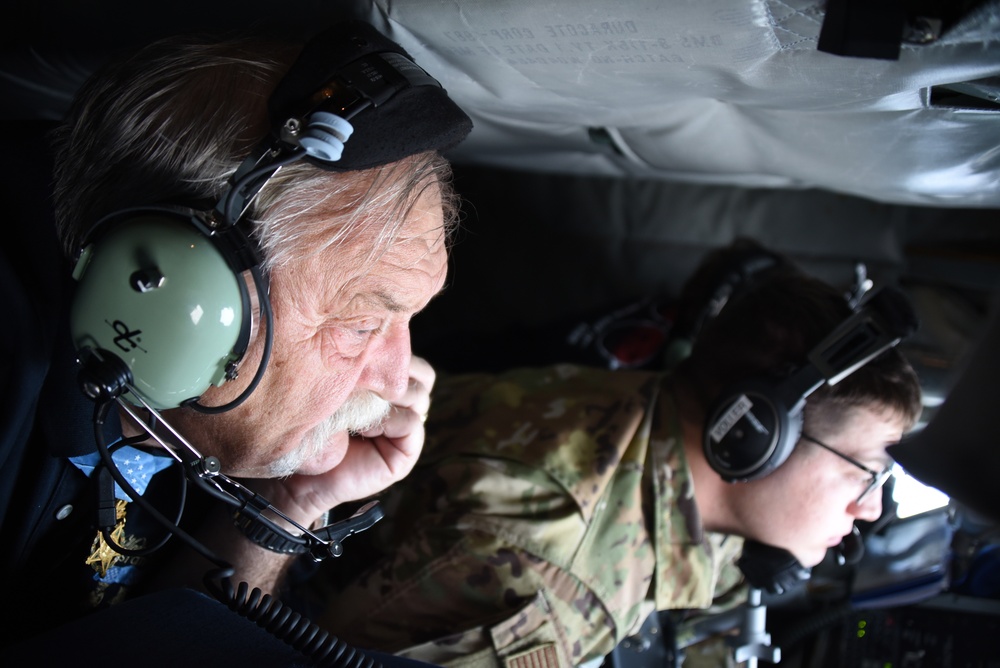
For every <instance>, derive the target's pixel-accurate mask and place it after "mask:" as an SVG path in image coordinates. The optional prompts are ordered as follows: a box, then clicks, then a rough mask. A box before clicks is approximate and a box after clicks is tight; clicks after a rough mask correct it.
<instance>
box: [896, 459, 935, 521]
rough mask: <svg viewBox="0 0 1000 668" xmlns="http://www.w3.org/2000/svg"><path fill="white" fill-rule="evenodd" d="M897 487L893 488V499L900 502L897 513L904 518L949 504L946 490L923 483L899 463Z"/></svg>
mask: <svg viewBox="0 0 1000 668" xmlns="http://www.w3.org/2000/svg"><path fill="white" fill-rule="evenodd" d="M893 475H894V476H895V477H896V482H895V487H893V490H892V498H893V500H894V501H895V502H896V503H897V504H899V507H898V508H897V510H896V515H897V516H898V517H899V518H900V519H902V518H906V517H912V516H914V515H919V514H920V513H925V512H928V511H931V510H936V509H938V508H944V507H945V506H947V505H948V495H947V494H945V493H944V492H942V491H940V490H938V489H936V488H934V487H929V486H928V485H925V484H923V483H922V482H920V481H919V480H917V479H916V478H914V477H913V476H911V475H910V474H908V473H907V472H906V471H904V470H903V469H902V468H900V467H899V466H898V465H897V466H896V472H895V473H894V474H893Z"/></svg>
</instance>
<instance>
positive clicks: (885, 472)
mask: <svg viewBox="0 0 1000 668" xmlns="http://www.w3.org/2000/svg"><path fill="white" fill-rule="evenodd" d="M802 440H803V441H809V442H810V443H815V444H816V445H818V446H819V447H821V448H823V449H824V450H827V451H828V452H832V453H833V454H835V455H837V456H838V457H840V458H841V459H843V460H844V461H847V462H850V463H851V464H854V465H855V466H857V467H858V468H859V469H861V470H862V471H864V472H865V473H867V474H868V475H870V476H871V478H870V479H869V480H868V484H867V485H866V486H865V489H864V491H863V492H861V495H860V496H859V497H858V498H857V499H856V500H855V503H856V504H858V505H861V504H862V503H863V502H864V500H865V499H866V498H868V495H869V494H871V493H872V492H874V491H875V490H877V489H881V487H882V485H884V484H885V481H886V480H888V479H889V476H891V475H892V471H893V464H892V463H890V464H887V465H886V466H885V468H883V469H882V470H881V471H876V470H874V469H870V468H868V467H867V466H865V465H864V464H862V463H861V462H859V461H858V460H856V459H854V458H853V457H848V456H847V455H845V454H844V453H843V452H839V451H838V450H834V449H833V448H831V447H830V446H829V445H827V444H826V443H823V442H822V441H819V440H817V439H815V438H813V437H812V436H810V435H808V434H802Z"/></svg>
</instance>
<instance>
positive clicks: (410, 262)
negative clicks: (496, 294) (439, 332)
mask: <svg viewBox="0 0 1000 668" xmlns="http://www.w3.org/2000/svg"><path fill="white" fill-rule="evenodd" d="M470 128H471V124H470V122H469V120H468V118H467V117H466V116H465V114H464V113H462V112H461V110H459V109H458V108H457V107H456V106H455V105H454V104H453V103H452V102H451V101H450V100H449V98H448V97H447V95H446V93H445V91H444V90H443V89H442V88H441V87H440V85H438V84H437V82H436V81H434V80H433V79H432V78H431V77H430V76H429V75H428V74H427V73H426V72H423V71H422V70H421V69H420V68H419V67H418V66H417V65H416V64H414V63H413V62H412V60H410V58H409V56H408V54H406V52H405V51H404V50H403V49H402V48H400V47H399V46H398V45H396V44H394V43H393V42H391V41H389V40H388V39H386V38H384V37H383V36H382V35H380V34H378V33H377V32H376V31H375V30H374V29H373V28H371V26H368V25H366V24H360V23H353V22H349V23H344V24H339V25H337V26H334V27H333V28H332V29H330V30H328V31H325V32H323V33H321V34H319V35H318V36H316V37H315V38H314V39H312V40H311V41H310V42H309V43H308V44H307V45H306V46H305V47H304V48H303V47H302V46H301V45H291V44H286V43H277V42H270V41H264V40H260V39H249V38H248V39H233V40H227V41H213V40H211V39H205V38H171V39H168V40H165V41H162V42H158V43H155V44H152V45H149V46H148V47H145V48H143V49H141V50H139V51H138V52H137V53H134V54H131V55H129V56H127V57H124V58H121V59H118V60H116V61H114V62H112V63H110V64H109V65H107V66H106V67H105V68H103V69H102V70H101V71H100V72H99V73H97V75H95V77H93V78H92V79H91V80H90V81H89V82H88V83H87V84H86V85H85V86H84V88H83V89H82V90H81V91H80V93H79V95H78V99H77V100H76V102H75V104H74V107H73V110H72V112H71V114H70V115H69V117H68V119H67V121H66V122H65V123H64V124H63V125H62V126H61V127H59V128H58V129H57V131H56V132H55V134H54V139H55V147H56V149H55V152H54V161H53V162H54V165H55V179H54V188H55V190H54V192H55V195H54V202H55V223H56V228H57V230H58V238H59V240H60V242H61V244H62V246H63V249H64V251H65V253H66V254H67V255H68V256H69V258H70V259H71V264H72V267H71V268H72V270H73V277H74V279H75V280H74V281H73V282H72V284H69V285H65V286H64V285H62V282H61V281H60V280H54V279H52V278H51V276H47V277H45V280H44V281H43V282H42V283H38V282H35V281H34V278H35V277H33V276H32V275H31V274H32V272H35V273H44V272H39V271H38V269H39V267H38V265H37V264H31V263H25V262H24V261H22V260H21V259H20V258H21V257H23V256H25V255H28V256H30V255H31V254H32V253H35V257H37V258H50V259H51V257H52V253H51V251H50V250H49V249H48V248H46V247H44V246H42V245H41V244H42V242H45V241H48V240H49V237H48V236H47V234H46V233H39V234H38V237H39V238H40V239H39V248H38V249H32V248H23V247H15V245H14V244H10V245H9V246H8V247H6V248H4V255H3V260H4V264H3V270H4V272H5V274H7V272H8V271H9V272H10V273H12V274H14V275H15V276H16V277H17V280H13V281H6V280H5V283H4V294H5V298H6V299H5V301H6V302H7V303H10V304H12V305H13V306H12V308H14V309H15V311H16V312H18V313H19V315H24V317H16V318H15V319H14V320H15V322H14V324H15V325H16V327H14V328H13V330H14V331H13V333H7V334H6V337H9V341H10V344H11V350H9V351H8V352H9V353H13V354H14V355H16V356H18V358H19V361H18V362H17V363H16V364H12V365H10V366H8V367H5V376H6V377H5V378H4V383H5V399H8V398H9V399H10V402H5V403H6V404H7V405H8V406H12V407H16V408H17V409H18V410H16V411H15V410H12V411H9V412H8V413H5V417H4V423H3V424H2V427H3V430H4V431H3V435H4V440H3V445H4V455H5V466H7V467H9V468H8V469H7V470H6V471H5V476H6V477H5V478H4V494H3V513H4V517H3V540H4V545H5V556H4V565H5V572H6V573H7V575H8V578H9V580H8V582H9V584H11V586H10V587H9V588H8V591H9V593H10V598H9V600H10V601H11V602H12V603H14V605H15V607H18V608H19V609H20V611H19V613H18V614H17V615H15V616H16V617H17V621H16V622H15V623H14V624H13V625H9V626H7V627H6V630H5V632H4V640H3V643H2V645H3V646H7V645H9V644H11V643H12V642H13V641H15V640H25V638H28V639H29V643H28V648H29V651H27V652H26V653H25V654H20V655H15V656H18V657H19V658H20V657H23V656H27V657H34V658H36V659H38V658H39V657H38V656H37V655H35V654H33V653H32V652H35V651H43V650H44V651H56V650H55V649H54V646H58V645H63V650H64V651H66V652H73V651H74V649H73V648H74V643H75V642H78V639H79V638H80V637H85V636H86V635H87V634H88V633H89V632H90V630H91V629H95V628H100V629H104V628H108V627H115V628H116V632H115V638H116V639H115V640H114V642H112V643H110V644H109V645H107V646H103V645H102V646H101V649H100V650H99V651H98V652H97V653H96V654H91V656H100V655H101V652H108V653H109V655H117V654H112V653H113V652H114V653H117V652H120V651H122V649H123V647H124V648H128V647H130V646H131V645H129V643H130V642H134V643H137V644H143V643H145V642H147V641H148V642H149V643H151V644H152V645H153V647H152V648H151V651H152V650H155V652H158V654H157V656H158V657H160V659H161V660H162V661H165V662H168V663H169V662H171V661H178V660H183V661H193V660H196V659H204V660H206V661H209V660H214V661H216V662H217V661H219V660H220V659H219V656H223V657H225V658H227V659H235V658H237V657H238V656H239V654H235V655H234V654H231V653H225V651H223V650H221V649H219V648H218V647H215V645H216V640H218V641H219V643H221V644H219V647H222V648H225V649H226V651H229V652H233V651H238V650H240V649H246V650H247V652H248V653H249V648H250V647H251V646H253V645H254V640H253V638H256V639H257V640H258V641H259V640H260V638H259V636H255V635H253V633H255V632H257V631H259V629H257V628H256V627H253V625H249V624H248V626H249V627H251V628H252V629H253V631H252V632H247V633H249V635H247V636H245V637H243V639H242V640H241V636H240V635H239V633H243V632H244V631H246V629H243V628H242V627H241V628H240V630H239V631H238V632H236V633H237V635H235V636H233V635H229V636H227V635H226V632H224V631H222V630H221V629H222V628H223V627H219V638H217V639H213V641H212V642H211V643H207V641H206V642H205V643H199V642H198V641H197V640H196V639H191V638H186V637H185V632H186V631H189V630H191V628H197V629H202V626H201V625H198V624H196V623H192V625H191V628H187V629H185V631H184V632H181V635H179V636H178V635H176V630H175V633H174V635H173V636H170V637H176V638H177V639H178V640H179V641H181V644H179V645H175V644H173V643H167V644H165V645H164V644H162V643H160V642H157V640H156V639H157V638H160V636H150V635H149V634H150V633H153V631H154V629H155V628H157V626H156V625H155V624H154V625H152V626H150V625H145V624H138V625H136V626H135V627H132V626H130V624H134V623H135V622H137V621H140V620H141V619H142V615H143V614H144V613H142V612H139V613H125V614H122V613H118V614H117V615H116V616H115V617H110V618H109V617H102V616H101V614H100V613H101V612H102V611H104V612H107V611H111V610H114V609H115V608H116V607H117V605H116V604H118V603H119V602H121V601H125V602H126V603H124V604H123V605H127V604H130V603H131V604H135V602H136V601H139V602H141V601H143V600H144V598H145V595H148V594H150V593H151V592H157V591H164V590H169V589H171V588H172V587H173V586H175V585H180V586H181V587H195V588H200V587H202V578H203V577H204V576H205V575H206V572H208V571H215V575H217V577H213V578H209V580H212V581H213V582H214V583H215V584H214V585H213V584H211V583H210V582H208V581H207V580H206V583H205V586H206V587H207V588H208V589H209V590H213V587H214V588H215V589H216V590H220V592H221V593H222V594H225V589H226V587H225V586H224V585H219V584H218V583H219V581H221V582H223V583H225V582H228V578H229V577H230V576H235V577H236V578H238V579H239V580H242V581H245V582H247V583H248V584H249V585H251V586H254V587H257V588H259V589H261V590H262V591H264V592H271V593H279V592H280V587H281V583H282V581H283V578H284V577H285V576H286V573H287V572H288V570H289V567H290V565H291V564H292V563H293V561H294V560H295V555H297V554H302V553H306V552H309V553H310V554H312V555H313V556H314V557H315V556H320V557H322V556H330V555H331V554H333V555H336V554H338V553H339V550H340V549H342V548H341V546H340V540H342V539H343V538H344V537H346V536H348V535H350V533H352V532H354V531H356V530H360V529H363V528H365V527H366V526H367V525H369V524H370V523H371V522H373V521H375V520H376V519H377V516H376V515H374V514H373V511H372V510H370V509H369V510H367V511H366V513H367V514H365V515H362V516H361V517H360V519H359V520H358V521H357V522H356V523H355V524H351V525H348V526H346V527H345V528H343V529H342V530H341V529H338V528H337V525H334V527H333V528H332V529H330V528H327V527H326V525H327V521H326V517H327V514H328V511H330V510H331V509H334V508H337V507H340V506H342V505H343V504H347V503H349V502H352V501H355V500H358V499H363V498H365V497H368V496H370V495H372V494H374V493H376V492H379V491H381V490H382V489H384V488H385V487H387V486H388V485H390V484H391V483H393V482H395V481H398V480H399V479H401V478H402V477H403V476H405V475H406V474H407V473H408V472H409V471H410V469H411V468H412V466H413V465H414V463H415V462H416V460H417V456H418V455H419V453H420V450H421V448H422V446H423V441H424V428H423V422H422V418H423V416H424V415H425V414H426V412H427V409H428V406H429V393H430V390H431V388H432V386H433V384H434V380H435V374H434V371H433V369H432V368H431V367H430V366H429V365H428V364H427V363H426V362H425V361H424V360H422V359H420V358H417V357H414V356H412V355H411V351H410V340H409V323H410V320H411V318H412V317H413V316H414V315H416V314H417V313H418V312H419V311H420V310H421V309H423V308H424V306H426V304H427V303H428V301H429V300H430V299H431V298H432V297H433V296H434V295H435V294H436V293H437V292H438V291H439V290H441V288H442V286H443V285H444V281H445V275H446V269H447V243H448V234H449V230H450V229H451V227H452V224H453V220H454V213H455V207H454V196H453V193H452V191H451V189H450V171H449V166H448V164H447V163H446V162H445V161H444V159H443V158H442V157H441V151H443V150H446V149H447V148H449V147H451V146H453V145H454V144H455V143H457V142H458V141H460V140H461V139H462V138H463V137H464V136H465V135H466V134H467V133H468V131H469V130H470ZM25 224H28V223H25ZM36 227H37V226H36ZM56 264H58V262H57V261H55V260H53V261H52V262H51V263H50V264H49V265H45V266H47V267H51V266H53V265H56ZM60 268H62V267H61V266H60ZM7 275H9V274H7ZM63 275H64V276H65V277H67V278H68V277H69V271H68V270H66V273H65V274H63ZM39 286H41V287H39ZM41 288H48V289H47V290H42V289H41ZM8 293H9V294H8ZM53 306H55V307H56V308H55V309H54V310H53ZM206 332H207V333H206ZM7 340H8V339H5V342H6V341H7ZM77 362H79V363H80V364H77ZM6 371H9V373H6ZM85 395H86V396H85ZM95 404H96V408H95ZM166 469H171V470H177V469H181V470H182V471H183V473H184V475H180V476H171V473H170V472H169V471H165V470H166ZM185 476H187V479H188V480H190V481H192V482H194V483H195V486H196V487H198V488H199V489H201V490H203V491H206V492H208V494H206V495H202V494H191V495H187V494H186V491H185V490H186V488H187V487H188V486H190V484H189V483H185V482H184V480H185ZM192 508H193V510H192ZM234 516H235V519H234ZM170 536H173V537H174V539H173V540H172V541H171V542H169V544H167V541H166V540H165V539H166V538H167V537H170ZM206 600H207V599H206ZM227 602H231V603H233V605H238V603H239V602H240V601H239V595H238V594H233V593H232V592H230V593H229V594H228V595H227ZM153 609H154V610H155V611H156V613H157V614H156V616H157V617H160V616H162V617H164V619H166V620H167V622H162V621H160V620H158V622H157V623H166V624H167V626H166V627H164V628H165V629H167V628H170V627H169V620H170V619H171V615H172V614H176V613H177V612H178V610H180V611H182V614H181V617H182V618H183V616H184V615H190V619H191V620H194V619H197V617H196V616H195V614H196V611H197V610H198V609H199V608H198V605H195V606H194V607H192V608H186V607H184V606H183V605H181V606H180V607H177V608H169V607H167V608H156V606H155V604H154V606H153ZM132 610H135V608H132ZM140 610H141V608H140ZM223 613H224V614H223V616H222V617H223V618H222V619H215V617H210V619H211V620H212V621H211V622H210V624H209V626H208V627H207V628H204V629H202V630H203V631H204V632H205V633H211V632H212V627H211V624H229V623H230V622H229V620H228V618H227V616H231V617H233V618H234V619H237V620H238V619H239V618H238V617H236V616H235V615H232V614H231V613H229V612H228V611H225V610H223ZM145 614H147V615H148V614H150V613H148V612H147V613H145ZM212 614H213V615H214V610H213V611H212ZM79 619H83V620H87V621H84V622H83V623H84V624H88V623H91V624H93V625H92V626H86V625H84V626H73V624H78V623H80V622H79V621H78V620H79ZM91 619H96V620H97V621H96V622H89V620H91ZM102 619H104V621H103V622H102V621H101V620H102ZM147 621H148V620H147ZM240 621H242V620H240ZM62 623H71V624H70V627H69V628H70V629H71V630H70V631H68V632H67V633H66V634H63V635H60V632H59V630H58V629H57V630H56V631H53V630H52V629H54V628H56V627H57V626H58V625H59V624H62ZM225 628H229V627H228V626H226V627H225ZM80 629H83V630H82V631H81V630H80ZM43 632H47V633H49V634H50V635H41V636H38V637H39V638H40V640H38V641H37V642H31V641H30V638H32V637H33V636H34V635H35V634H40V633H43ZM168 633H169V632H168ZM227 637H228V638H230V639H231V642H228V643H227V642H222V638H227ZM184 641H190V642H192V643H193V644H194V645H195V646H196V647H198V648H199V649H198V651H197V652H188V653H183V650H180V649H179V647H182V646H184V645H186V644H187V643H186V642H184ZM265 642H266V641H265ZM206 643H207V645H206ZM88 644H89V643H88ZM209 647H215V649H214V650H212V649H210V648H209ZM91 651H93V650H91ZM125 651H127V649H126V650H125ZM178 651H180V652H182V653H181V655H180V656H182V657H184V658H183V659H178V657H177V656H176V655H175V654H173V653H172V652H178ZM213 651H214V652H217V653H218V654H217V655H216V656H215V658H214V659H210V657H211V656H212V652H213ZM42 656H45V655H42ZM268 656H270V655H269V654H268V653H267V650H266V648H264V649H261V650H260V654H258V655H256V656H255V657H254V660H256V661H265V660H266V658H265V657H268ZM94 660H96V659H94ZM172 665H176V664H172ZM215 665H217V663H216V664H215ZM272 665H273V664H272Z"/></svg>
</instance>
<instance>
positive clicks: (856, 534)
mask: <svg viewBox="0 0 1000 668" xmlns="http://www.w3.org/2000/svg"><path fill="white" fill-rule="evenodd" d="M834 549H835V553H836V555H837V563H838V564H840V565H841V566H854V565H855V564H857V563H858V562H859V561H861V558H862V557H864V556H865V541H864V539H863V538H862V537H861V531H860V530H859V529H858V527H857V526H853V527H851V533H849V534H847V535H846V536H844V539H843V540H842V541H840V545H838V546H837V547H836V548H834Z"/></svg>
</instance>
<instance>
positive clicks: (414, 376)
mask: <svg viewBox="0 0 1000 668" xmlns="http://www.w3.org/2000/svg"><path fill="white" fill-rule="evenodd" d="M435 378H436V374H435V372H434V368H433V367H432V366H431V365H430V364H429V363H428V362H427V361H426V360H424V359H422V358H420V357H412V358H411V361H410V382H409V385H408V387H407V390H406V393H405V394H404V395H403V397H402V398H401V399H399V401H397V402H396V403H394V404H393V407H392V409H391V410H390V412H389V414H388V416H387V417H386V419H385V420H384V421H383V422H382V424H380V425H379V426H378V427H376V428H375V429H372V430H370V431H368V432H365V433H363V434H358V435H352V436H351V437H350V443H349V445H348V449H347V454H346V455H345V456H344V459H343V461H341V462H340V464H338V465H337V466H336V467H334V468H333V469H332V470H330V471H328V472H327V473H324V474H321V475H292V476H290V477H288V478H284V479H280V480H279V479H270V480H263V479H258V480H254V481H252V484H251V486H252V487H253V489H254V490H255V491H257V492H258V493H260V494H261V495H262V496H264V497H265V498H267V499H268V500H269V501H271V503H272V504H273V505H274V506H275V507H276V508H279V509H280V510H281V511H282V512H285V513H287V514H288V515H289V516H290V517H291V518H292V519H294V520H296V521H297V522H300V523H303V525H304V526H309V525H310V524H311V523H312V522H313V521H315V519H316V518H319V517H320V516H321V515H322V514H323V513H325V512H326V511H327V510H329V509H331V508H334V507H336V506H339V505H340V504H342V503H347V502H350V501H357V500H359V499H364V498H367V497H369V496H372V495H373V494H377V493H378V492H381V491H382V490H384V489H386V488H387V487H389V485H391V484H393V483H394V482H397V481H398V480H401V479H402V478H404V477H405V476H406V474H408V473H409V472H410V471H411V470H413V467H414V465H415V464H416V463H417V458H418V457H419V456H420V451H421V449H422V448H423V445H424V419H425V418H426V415H427V411H428V409H429V408H430V404H431V390H432V389H433V387H434V381H435ZM247 482H249V481H247Z"/></svg>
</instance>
